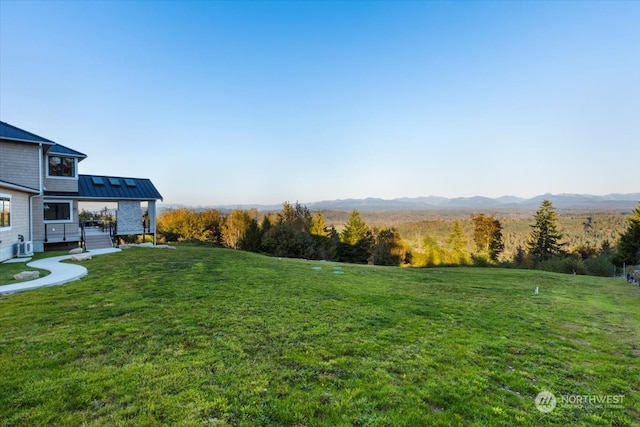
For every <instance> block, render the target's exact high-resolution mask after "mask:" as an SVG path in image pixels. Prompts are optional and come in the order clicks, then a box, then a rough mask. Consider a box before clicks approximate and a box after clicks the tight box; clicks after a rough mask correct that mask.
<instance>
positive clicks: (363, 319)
mask: <svg viewBox="0 0 640 427" xmlns="http://www.w3.org/2000/svg"><path fill="white" fill-rule="evenodd" d="M85 265H86V266H87V267H88V268H89V271H90V274H89V276H87V277H86V278H84V279H82V280H81V281H78V282H74V283H70V284H67V285H64V286H58V287H53V288H43V289H40V290H36V291H30V292H25V293H19V294H14V295H9V296H1V297H0V324H1V325H2V330H1V333H0V366H2V375H1V376H0V423H1V424H2V425H6V426H12V425H20V426H23V425H29V426H36V425H87V426H94V425H95V426H97V425H109V426H118V425H136V426H138V425H149V426H151V425H154V426H155V425H163V424H164V425H232V426H239V425H243V426H255V425H265V426H266V425H270V426H277V425H286V426H296V425H297V426H337V425H338V426H340V425H343V426H351V425H356V426H364V425H367V426H403V425H404V426H416V425H443V426H444V425H447V426H448V425H452V426H457V425H459V426H468V425H477V426H486V425H504V426H513V425H585V426H587V425H589V426H590V425H602V426H608V425H620V426H625V425H634V423H638V422H640V409H639V408H640V386H639V385H640V364H639V363H638V360H639V358H640V310H638V306H639V304H640V289H639V288H638V287H634V286H631V285H628V284H626V283H625V282H624V281H622V280H619V279H602V278H594V277H580V276H578V277H576V276H564V275H558V274H552V273H544V272H539V271H517V270H505V269H499V270H498V269H474V268H455V269H401V268H384V267H369V266H355V265H338V264H330V263H321V262H311V261H301V260H289V259H277V258H267V257H263V256H260V255H256V254H250V253H243V252H235V251H231V250H224V249H209V248H197V247H187V246H181V247H179V248H178V249H177V250H174V251H168V250H152V249H131V250H128V251H125V252H122V253H117V254H112V255H104V256H100V257H96V258H94V259H93V260H91V261H89V262H87V263H86V264H85ZM535 287H539V289H540V294H539V295H537V296H534V295H533V293H534V288H535ZM542 390H549V391H551V392H553V393H554V394H555V396H556V397H557V399H558V406H557V408H556V409H555V410H554V411H552V412H551V413H542V412H540V411H538V410H537V409H536V407H535V405H534V399H535V397H536V395H537V394H538V393H539V392H540V391H542ZM563 395H567V396H570V395H595V396H607V395H616V396H619V395H622V396H623V398H622V401H621V402H620V401H618V402H616V404H615V405H611V402H610V404H609V407H600V404H598V403H595V404H594V403H589V402H586V403H583V404H577V403H575V399H574V404H571V405H570V404H567V403H562V402H561V396H563Z"/></svg>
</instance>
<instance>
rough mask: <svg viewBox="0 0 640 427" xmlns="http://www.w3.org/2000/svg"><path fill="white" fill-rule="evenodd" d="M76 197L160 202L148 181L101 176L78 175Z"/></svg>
mask: <svg viewBox="0 0 640 427" xmlns="http://www.w3.org/2000/svg"><path fill="white" fill-rule="evenodd" d="M47 194H49V193H47ZM67 194H68V193H67ZM76 197H77V198H79V199H101V200H110V199H113V200H162V195H160V193H159V192H158V190H157V189H156V187H155V186H154V185H153V183H152V182H151V180H150V179H147V178H123V177H118V176H103V175H79V176H78V194H77V196H76Z"/></svg>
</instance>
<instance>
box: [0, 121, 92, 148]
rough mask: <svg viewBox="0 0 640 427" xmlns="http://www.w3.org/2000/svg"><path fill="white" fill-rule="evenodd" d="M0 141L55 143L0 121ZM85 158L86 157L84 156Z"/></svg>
mask: <svg viewBox="0 0 640 427" xmlns="http://www.w3.org/2000/svg"><path fill="white" fill-rule="evenodd" d="M0 139H8V140H11V141H20V142H30V143H34V144H47V145H54V144H55V142H53V141H51V140H49V139H47V138H43V137H41V136H39V135H36V134H35V133H31V132H27V131H26V130H24V129H20V128H18V127H15V126H13V125H10V124H9V123H5V122H2V121H0ZM85 157H86V156H85Z"/></svg>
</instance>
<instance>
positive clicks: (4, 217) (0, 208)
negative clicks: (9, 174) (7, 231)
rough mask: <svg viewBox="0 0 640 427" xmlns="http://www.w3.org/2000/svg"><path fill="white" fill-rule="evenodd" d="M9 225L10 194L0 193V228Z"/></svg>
mask: <svg viewBox="0 0 640 427" xmlns="http://www.w3.org/2000/svg"><path fill="white" fill-rule="evenodd" d="M9 227H11V196H8V195H6V194H0V228H9Z"/></svg>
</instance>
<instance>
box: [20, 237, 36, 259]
mask: <svg viewBox="0 0 640 427" xmlns="http://www.w3.org/2000/svg"><path fill="white" fill-rule="evenodd" d="M17 245H18V257H29V256H32V255H33V242H32V241H31V240H29V241H27V242H18V243H17Z"/></svg>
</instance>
